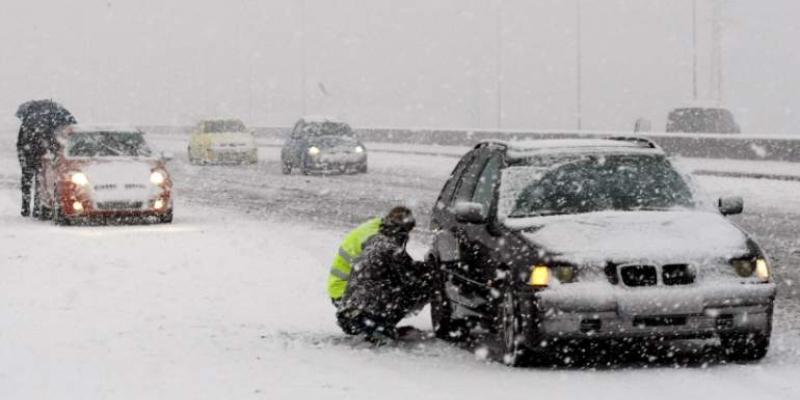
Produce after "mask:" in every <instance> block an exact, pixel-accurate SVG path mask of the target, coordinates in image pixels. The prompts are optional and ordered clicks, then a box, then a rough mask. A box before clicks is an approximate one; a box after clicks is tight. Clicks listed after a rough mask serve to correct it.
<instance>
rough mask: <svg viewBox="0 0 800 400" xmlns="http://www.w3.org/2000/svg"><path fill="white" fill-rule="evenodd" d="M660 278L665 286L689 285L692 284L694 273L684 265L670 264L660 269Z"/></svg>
mask: <svg viewBox="0 0 800 400" xmlns="http://www.w3.org/2000/svg"><path fill="white" fill-rule="evenodd" d="M661 278H662V279H663V281H664V284H665V285H689V284H691V283H694V273H693V272H692V271H691V269H690V268H689V266H688V265H686V264H670V265H665V266H663V267H661Z"/></svg>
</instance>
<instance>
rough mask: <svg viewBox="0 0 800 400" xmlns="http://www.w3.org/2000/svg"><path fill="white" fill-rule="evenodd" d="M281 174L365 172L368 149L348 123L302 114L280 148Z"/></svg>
mask: <svg viewBox="0 0 800 400" xmlns="http://www.w3.org/2000/svg"><path fill="white" fill-rule="evenodd" d="M281 166H282V171H283V173H284V174H290V173H291V172H292V171H293V170H299V171H300V172H301V173H303V174H308V173H311V172H357V173H366V172H367V148H366V147H364V145H363V144H362V143H361V142H359V141H358V139H357V138H356V137H355V134H354V132H353V129H352V128H350V125H348V124H346V123H344V122H341V121H337V120H334V119H328V118H311V117H305V118H302V119H300V120H299V121H298V122H297V123H296V124H295V126H294V129H292V132H291V134H290V135H289V138H288V139H287V140H286V142H285V143H284V145H283V148H282V149H281Z"/></svg>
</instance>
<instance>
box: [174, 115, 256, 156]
mask: <svg viewBox="0 0 800 400" xmlns="http://www.w3.org/2000/svg"><path fill="white" fill-rule="evenodd" d="M188 152H189V162H190V163H192V164H227V163H233V164H241V163H247V164H255V163H257V162H258V147H257V146H256V140H255V137H254V136H253V134H252V133H251V132H249V131H248V130H247V127H246V126H245V125H244V123H243V122H242V121H240V120H238V119H215V120H206V121H202V122H200V123H199V124H197V127H196V128H195V129H194V131H193V132H192V136H191V139H190V141H189V149H188Z"/></svg>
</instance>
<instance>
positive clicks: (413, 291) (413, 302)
mask: <svg viewBox="0 0 800 400" xmlns="http://www.w3.org/2000/svg"><path fill="white" fill-rule="evenodd" d="M429 292H430V284H429V282H428V280H427V279H424V280H417V281H416V282H415V284H414V285H408V286H407V287H405V288H404V289H403V290H401V291H399V292H398V296H397V297H396V298H395V299H393V301H390V302H389V303H391V306H389V305H387V307H386V311H385V312H382V313H379V314H376V313H369V312H365V311H362V310H359V309H358V308H355V307H346V306H341V305H339V306H337V312H336V321H337V322H338V324H339V327H340V328H342V331H343V332H344V333H346V334H348V335H360V334H361V335H366V336H371V335H373V334H375V333H381V334H384V335H387V336H394V332H395V328H396V327H397V324H398V323H400V321H401V320H402V319H403V318H405V317H407V316H408V315H409V314H412V313H414V312H418V311H419V310H420V309H422V307H424V306H425V304H427V303H428V302H429V301H430V295H429ZM335 304H336V303H334V305H335ZM340 304H342V303H340Z"/></svg>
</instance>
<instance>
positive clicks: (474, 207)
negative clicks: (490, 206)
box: [453, 201, 486, 224]
mask: <svg viewBox="0 0 800 400" xmlns="http://www.w3.org/2000/svg"><path fill="white" fill-rule="evenodd" d="M453 211H454V214H455V216H456V220H457V221H458V222H465V223H469V224H482V223H484V222H486V217H485V216H484V208H483V204H480V203H473V202H469V201H459V202H457V203H456V205H455V207H454V209H453Z"/></svg>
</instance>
